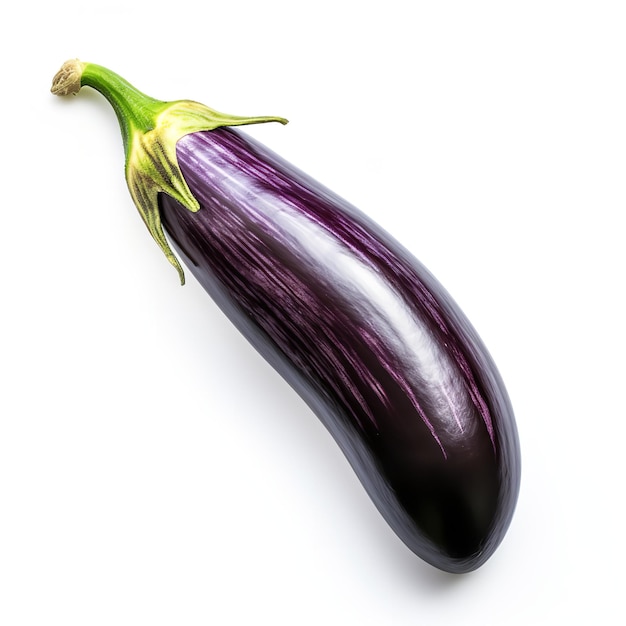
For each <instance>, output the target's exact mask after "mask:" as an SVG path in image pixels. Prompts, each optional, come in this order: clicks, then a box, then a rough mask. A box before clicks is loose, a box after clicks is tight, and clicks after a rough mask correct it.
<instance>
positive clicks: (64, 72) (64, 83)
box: [50, 59, 85, 96]
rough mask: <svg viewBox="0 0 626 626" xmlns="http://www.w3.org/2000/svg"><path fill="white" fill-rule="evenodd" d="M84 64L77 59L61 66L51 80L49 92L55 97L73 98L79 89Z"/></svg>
mask: <svg viewBox="0 0 626 626" xmlns="http://www.w3.org/2000/svg"><path fill="white" fill-rule="evenodd" d="M84 67H85V63H82V62H81V61H79V60H78V59H70V60H69V61H66V62H65V63H63V65H62V66H61V69H60V70H59V71H58V72H57V73H56V74H55V75H54V78H53V79H52V87H50V91H51V92H52V93H53V94H54V95H55V96H67V95H72V96H75V95H76V94H77V93H78V92H79V91H80V88H81V86H82V85H81V78H82V75H83V69H84Z"/></svg>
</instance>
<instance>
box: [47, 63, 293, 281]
mask: <svg viewBox="0 0 626 626" xmlns="http://www.w3.org/2000/svg"><path fill="white" fill-rule="evenodd" d="M85 86H88V87H91V88H92V89H95V90H96V91H98V92H100V93H101V94H102V95H103V96H104V97H105V98H106V99H107V100H108V102H109V103H110V104H111V106H112V107H113V109H114V111H115V113H116V115H117V118H118V121H119V124H120V129H121V132H122V139H123V142H124V152H125V155H126V167H125V169H126V182H127V184H128V188H129V190H130V193H131V196H132V198H133V201H134V203H135V205H136V207H137V209H138V211H139V213H140V215H141V217H142V219H143V221H144V223H145V225H146V227H147V228H148V230H149V231H150V234H151V235H152V237H153V239H154V240H155V241H156V243H157V244H158V246H159V247H160V248H161V251H162V252H163V253H164V254H165V256H166V257H167V259H168V260H169V262H170V263H171V264H172V265H173V266H174V267H175V268H176V269H177V271H178V274H179V276H180V279H181V284H184V283H185V276H184V272H183V269H182V266H181V265H180V263H179V261H178V259H177V258H176V256H175V255H174V253H173V251H172V249H171V248H170V246H169V244H168V242H167V238H166V237H165V234H164V232H163V227H162V225H161V216H160V212H159V202H158V196H159V193H165V194H167V195H169V196H171V197H172V198H174V199H175V200H177V201H178V202H179V203H180V204H182V205H183V206H184V207H185V208H187V209H188V210H190V211H192V212H196V211H198V210H200V204H199V203H198V200H197V199H196V198H195V197H194V195H193V193H192V192H191V190H190V189H189V187H188V185H187V182H186V181H185V178H184V176H183V173H182V172H181V170H180V167H179V165H178V158H177V156H176V144H177V142H178V140H179V139H180V138H181V137H184V136H185V135H188V134H190V133H195V132H199V131H208V130H214V129H215V128H219V127H221V126H242V125H245V124H262V123H265V122H279V123H280V124H286V123H287V120H286V119H285V118H282V117H268V116H265V117H242V116H236V115H227V114H225V113H220V112H218V111H215V110H214V109H210V108H209V107H207V106H205V105H203V104H200V103H198V102H194V101H192V100H176V101H173V102H165V101H163V100H156V99H155V98H151V97H149V96H147V95H146V94H144V93H142V92H141V91H139V90H138V89H136V88H135V87H133V86H132V85H131V84H130V83H129V82H127V81H126V80H124V79H123V78H122V77H121V76H119V75H117V74H116V73H115V72H112V71H111V70H109V69H107V68H105V67H102V66H101V65H96V64H93V63H83V62H81V61H79V60H78V59H72V60H70V61H66V62H65V63H64V64H63V66H62V67H61V69H60V70H59V71H58V72H57V74H56V75H55V76H54V79H53V81H52V88H51V91H52V93H53V94H55V95H58V96H67V95H70V94H71V95H76V94H77V93H78V92H79V90H80V88H81V87H85Z"/></svg>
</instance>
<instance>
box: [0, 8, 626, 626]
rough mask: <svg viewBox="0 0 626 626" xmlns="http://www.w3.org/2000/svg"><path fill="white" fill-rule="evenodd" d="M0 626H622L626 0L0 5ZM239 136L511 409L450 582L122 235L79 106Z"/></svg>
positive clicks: (118, 199) (106, 158) (113, 194)
mask: <svg viewBox="0 0 626 626" xmlns="http://www.w3.org/2000/svg"><path fill="white" fill-rule="evenodd" d="M1 29H2V33H1V35H2V37H0V42H1V43H0V47H1V48H2V50H1V52H2V59H3V63H2V82H1V83H0V85H1V87H0V89H1V90H2V91H1V96H2V100H1V103H0V107H1V112H2V144H1V145H2V150H3V153H4V154H3V157H4V158H3V161H2V177H1V179H0V180H1V184H2V203H1V208H0V216H1V217H0V224H1V231H0V235H1V237H2V247H1V248H0V254H1V259H2V262H1V264H0V273H1V276H0V280H1V282H0V284H1V286H2V298H1V302H2V306H1V310H0V624H2V625H3V626H18V625H28V626H30V625H37V626H42V625H48V624H63V625H64V626H73V625H80V626H91V625H107V626H109V625H112V624H115V625H116V626H127V625H128V626H131V625H132V626H142V625H146V626H148V625H149V626H160V625H165V624H167V625H173V624H181V625H183V624H184V625H185V626H195V625H200V624H215V625H219V626H232V625H237V626H238V625H248V624H258V623H271V624H274V625H276V626H287V625H289V626H293V625H309V624H311V625H316V626H319V625H330V626H334V625H338V626H351V625H353V624H354V625H358V626H369V625H378V624H394V625H399V626H404V625H409V624H410V625H415V624H437V625H447V624H463V626H470V625H474V624H481V625H485V624H494V625H495V624H497V625H499V626H509V625H514V624H515V625H517V624H520V625H525V624H539V625H543V624H546V625H552V624H563V623H570V622H571V621H572V620H573V619H574V618H577V617H578V618H581V620H582V622H583V623H594V624H603V625H605V624H623V623H624V610H623V605H622V597H623V593H624V592H623V583H624V577H623V576H624V575H623V562H624V559H625V557H626V546H625V542H624V527H625V523H626V519H625V516H624V512H623V511H624V509H623V506H622V500H623V499H624V477H625V469H624V467H625V466H624V450H623V445H624V438H625V436H626V426H625V418H626V409H625V408H624V388H625V385H624V378H625V375H626V365H625V362H624V354H625V353H626V352H625V351H626V336H625V332H624V321H625V319H626V306H625V303H624V302H625V299H624V291H625V289H626V286H625V281H624V271H625V269H626V251H625V250H624V232H625V231H624V222H623V215H624V212H625V209H626V184H625V183H626V36H625V33H626V5H624V3H623V2H619V1H615V2H603V1H601V0H594V1H584V2H583V1H575V0H569V1H555V0H541V1H534V0H530V1H528V0H527V1H525V2H502V1H497V0H494V1H491V2H488V1H486V0H474V1H472V2H468V1H466V0H463V1H460V0H459V1H446V0H442V1H438V2H434V1H433V2H422V1H417V2H400V1H399V0H387V1H386V2H384V3H378V2H377V3H374V2H368V1H363V0H362V1H360V2H357V1H356V0H354V1H341V0H333V1H332V2H329V1H327V0H318V1H317V2H314V3H311V4H310V5H309V4H306V3H305V4H298V3H294V2H287V1H279V0H266V1H265V2H253V1H252V0H239V1H238V2H233V3H227V2H220V3H213V2H210V1H207V2H198V3H195V2H194V3H192V2H189V1H188V0H178V1H176V2H171V3H166V2H160V1H156V0H155V1H154V2H148V1H146V0H137V1H134V2H117V1H115V0H112V1H107V2H96V3H91V2H80V3H79V2H70V1H68V0H59V2H43V1H40V2H36V3H35V4H34V5H33V3H25V2H22V3H19V4H17V5H16V6H13V7H12V12H11V16H5V18H4V19H3V21H2V26H1ZM72 57H79V58H80V59H81V60H85V61H91V62H94V63H100V64H102V65H107V66H108V67H110V68H111V69H113V70H115V71H117V72H119V73H121V74H123V75H124V76H125V77H126V78H128V79H129V80H130V81H131V82H133V83H135V85H136V86H137V87H139V88H140V89H142V90H143V91H145V92H147V93H149V94H150V95H153V96H155V97H159V98H162V99H177V98H192V99H195V100H200V101H202V102H205V103H206V104H208V105H210V106H213V107H214V108H217V109H219V110H223V111H227V112H230V113H234V114H249V115H257V114H276V115H283V116H285V117H288V118H289V119H290V124H289V125H288V126H286V127H282V126H279V125H268V126H263V127H256V128H250V129H249V130H248V132H250V133H251V134H253V135H254V136H256V137H257V138H259V139H261V140H262V141H264V142H265V143H266V144H268V145H270V146H271V147H272V148H274V149H275V150H276V151H278V152H279V153H281V154H282V155H283V156H285V157H286V158H288V159H289V160H291V161H292V162H293V163H295V164H296V165H298V166H300V167H301V168H302V169H304V170H305V171H307V172H309V173H310V174H312V175H313V176H315V177H316V178H318V179H320V180H321V181H322V182H324V183H325V184H326V185H328V186H329V187H331V188H332V189H334V190H335V191H337V192H338V193H340V194H341V195H343V196H344V197H346V198H347V199H349V200H350V201H352V202H353V203H354V204H356V205H357V206H359V207H360V208H361V209H362V210H363V211H365V212H366V213H368V214H369V215H371V216H372V217H374V218H375V219H376V220H377V221H379V222H380V223H381V224H382V225H384V226H385V227H386V228H387V229H388V230H389V231H391V232H392V233H393V234H395V235H396V236H397V237H398V238H399V239H400V240H401V241H402V243H404V244H405V245H407V246H408V247H409V248H410V249H411V250H412V251H413V252H414V253H415V254H416V255H417V256H418V258H420V259H421V260H422V261H423V262H424V263H425V264H426V265H427V266H428V267H429V268H430V269H431V270H432V272H433V273H434V274H435V275H436V276H437V277H438V278H439V279H440V280H441V282H442V283H443V284H444V285H445V286H446V287H447V288H448V290H449V291H450V292H451V293H452V294H453V296H454V297H455V298H456V300H457V301H458V302H459V304H460V305H461V306H462V308H463V309H464V310H465V311H466V313H467V314H468V316H469V317H470V319H471V320H472V321H473V322H474V324H475V326H476V328H477V329H478V331H479V332H480V333H481V335H482V336H483V338H484V340H485V342H486V343H487V345H488V347H489V349H490V351H491V352H492V354H493V356H494V358H495V359H496V362H497V363H498V365H499V367H500V370H501V373H502V375H503V377H504V379H505V380H506V382H507V385H508V389H509V392H510V395H511V397H512V400H513V403H514V406H515V409H516V414H517V419H518V425H519V431H520V437H521V442H522V452H523V469H524V472H523V482H522V491H521V495H520V499H519V504H518V508H517V512H516V515H515V518H514V521H513V523H512V525H511V527H510V531H509V533H508V535H507V537H506V539H505V541H504V542H503V544H502V545H501V547H500V549H499V550H498V551H497V553H496V554H495V555H494V556H493V557H492V559H491V560H490V561H489V562H488V563H487V564H486V565H484V566H483V567H482V568H481V569H480V570H478V571H477V572H475V573H473V574H471V575H467V576H450V575H447V574H443V573H440V572H438V571H436V570H434V569H433V568H432V567H430V566H427V565H425V564H423V563H422V562H421V561H420V560H419V559H417V557H415V556H414V555H412V554H411V553H410V552H409V551H408V550H407V549H406V548H405V547H404V546H403V545H402V544H401V543H400V541H399V540H398V539H397V538H396V537H395V535H393V533H392V532H391V531H390V530H389V529H388V527H387V526H386V524H385V523H384V522H383V521H382V519H381V518H380V516H379V514H378V513H377V512H376V511H375V510H374V507H373V506H372V505H371V504H370V502H369V500H368V498H367V496H366V495H365V493H364V492H363V490H362V488H361V487H360V485H359V483H358V482H357V480H356V478H355V476H354V475H353V473H352V471H351V470H350V468H349V467H348V465H347V463H346V461H345V460H344V458H343V457H342V456H341V454H340V453H339V451H338V449H337V448H336V446H335V444H334V442H333V441H332V439H331V438H330V436H329V435H328V434H327V433H326V431H324V429H323V428H322V426H321V425H320V424H319V422H318V421H317V418H316V417H315V416H314V415H313V414H312V413H310V412H309V411H308V409H307V408H305V407H304V405H303V404H302V403H301V401H300V400H299V398H298V397H297V396H296V395H295V394H294V393H293V392H292V391H291V390H290V389H289V388H288V387H287V385H286V384H285V383H284V382H283V381H282V380H281V379H280V378H279V377H278V376H277V375H276V374H275V373H274V372H273V371H272V370H271V369H270V368H269V367H268V366H267V365H266V364H265V363H264V362H263V360H262V359H261V358H260V357H259V356H257V355H256V353H254V352H253V351H252V349H251V348H250V347H248V345H247V344H246V343H245V341H244V340H243V339H241V338H240V337H239V336H238V334H237V333H236V331H234V330H233V328H231V326H230V324H229V322H228V321H227V320H226V319H225V318H224V317H223V316H222V314H221V313H220V312H219V311H218V310H217V308H216V307H215V305H214V304H213V303H212V301H211V300H210V299H209V298H208V296H206V294H205V293H204V292H203V291H202V290H201V289H200V288H199V287H198V285H197V284H196V283H195V281H194V280H193V278H191V276H189V281H188V285H187V286H185V287H184V288H181V287H180V286H179V285H178V282H177V277H176V274H175V272H174V270H173V269H172V268H171V267H170V265H169V264H168V263H167V262H166V261H165V259H164V258H163V256H162V255H161V253H160V251H159V250H158V249H157V247H156V246H155V244H154V243H153V242H152V240H151V239H150V237H149V235H148V233H147V231H146V230H145V228H144V226H143V224H142V222H141V220H140V218H139V216H138V214H137V212H136V210H135V208H134V206H133V204H132V202H131V200H130V196H129V194H128V192H127V189H126V186H125V182H124V177H123V153H122V144H121V139H120V134H119V130H118V127H117V121H116V118H115V116H114V114H113V112H112V110H111V109H110V108H109V107H108V105H107V104H106V103H105V102H104V100H103V99H102V98H100V97H99V96H97V95H96V94H95V93H93V92H92V93H87V91H88V90H84V91H83V92H81V94H80V95H79V96H77V97H76V98H69V99H60V98H55V97H54V96H52V95H51V94H50V93H49V91H48V90H49V86H50V82H51V79H52V76H53V74H54V73H55V72H56V71H57V69H58V67H59V66H60V65H61V63H62V62H63V61H65V60H66V59H68V58H72Z"/></svg>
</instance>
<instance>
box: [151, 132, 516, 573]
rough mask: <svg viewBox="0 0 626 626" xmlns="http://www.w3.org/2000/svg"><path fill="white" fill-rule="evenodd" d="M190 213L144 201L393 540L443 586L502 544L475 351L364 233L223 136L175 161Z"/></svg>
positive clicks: (397, 256)
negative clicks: (330, 447)
mask: <svg viewBox="0 0 626 626" xmlns="http://www.w3.org/2000/svg"><path fill="white" fill-rule="evenodd" d="M176 154H177V158H178V163H179V166H180V168H181V171H182V173H183V176H184V178H185V180H186V182H187V184H188V185H189V188H190V190H191V191H192V193H193V194H194V196H195V197H196V199H197V200H198V202H199V203H200V210H199V211H198V212H196V213H193V212H191V211H189V210H187V209H185V208H184V207H183V206H182V205H180V204H179V203H178V202H177V201H175V200H173V199H172V198H171V197H169V196H167V195H165V194H160V197H159V206H160V212H161V220H162V223H163V227H164V230H165V232H166V233H167V235H168V237H169V239H170V241H171V242H172V244H173V246H174V248H175V249H176V250H177V251H178V253H179V254H180V256H181V257H182V259H183V261H184V262H185V264H186V265H187V266H188V267H189V269H190V270H191V272H192V273H193V274H194V275H195V277H196V278H197V280H198V281H199V282H200V283H201V284H202V286H203V287H204V288H205V289H206V291H207V292H208V293H209V294H210V295H211V296H212V298H213V299H214V300H215V301H216V303H217V304H218V306H219V307H220V308H221V309H222V311H223V312H224V313H225V314H226V315H227V316H228V318H229V319H230V320H231V321H232V322H233V323H234V324H235V326H236V327H237V328H238V329H239V330H240V331H241V332H242V333H243V334H244V335H245V337H246V338H247V339H248V340H249V341H250V342H251V343H252V344H253V345H254V346H255V348H256V349H257V350H258V351H259V352H260V353H261V354H262V355H263V356H264V357H265V358H266V359H267V360H268V361H269V362H270V363H271V364H272V365H273V366H274V367H275V368H276V370H278V372H279V373H280V374H281V375H282V376H283V377H284V378H285V379H286V380H287V382H288V383H289V384H290V385H292V386H293V387H294V388H295V390H296V391H297V392H298V393H299V394H300V396H301V397H302V398H303V399H304V400H305V401H306V403H307V404H308V405H309V406H310V407H311V409H312V410H313V412H314V413H315V414H316V415H317V416H318V417H319V418H320V419H321V420H322V422H323V423H324V424H325V426H326V427H327V428H328V430H329V431H330V433H331V434H332V435H333V437H334V439H335V440H336V442H337V443H338V445H339V446H340V447H341V449H342V450H343V452H344V454H345V455H346V457H347V459H348V461H349V462H350V464H351V465H352V467H353V469H354V471H355V472H356V474H357V475H358V477H359V479H360V481H361V482H362V484H363V485H364V487H365V489H366V490H367V492H368V493H369V495H370V497H371V499H372V500H373V502H374V504H375V505H376V507H377V508H378V510H379V511H380V513H381V514H382V515H383V517H384V518H385V519H386V520H387V522H388V523H389V525H390V526H391V528H392V529H393V530H394V531H395V533H396V534H397V535H398V537H399V538H400V539H401V540H402V541H403V542H404V543H405V544H406V545H407V546H408V547H409V548H410V549H411V550H412V551H413V552H415V554H417V555H418V556H419V557H421V558H422V559H424V560H425V561H426V562H428V563H430V564H431V565H433V566H435V567H437V568H439V569H441V570H444V571H447V572H453V573H464V572H469V571H472V570H474V569H476V568H478V567H479V566H481V565H482V564H483V563H484V562H485V561H486V560H487V559H488V558H489V557H490V556H491V555H492V554H493V552H494V550H495V549H496V548H497V546H498V545H499V544H500V542H501V540H502V539H503V537H504V535H505V533H506V531H507V528H508V526H509V524H510V521H511V518H512V516H513V512H514V509H515V505H516V502H517V497H518V492H519V486H520V469H521V463H520V449H519V440H518V435H517V429H516V425H515V419H514V415H513V410H512V408H511V404H510V401H509V398H508V395H507V392H506V390H505V388H504V385H503V383H502V380H501V378H500V375H499V373H498V371H497V369H496V367H495V365H494V363H493V361H492V359H491V357H490V355H489V354H488V352H487V350H486V349H485V347H484V345H483V343H482V341H481V340H480V338H479V337H478V335H477V334H476V332H475V330H474V329H473V327H472V326H471V325H470V323H469V322H468V320H467V319H466V317H465V315H464V314H463V313H462V312H461V311H460V309H459V307H458V306H457V305H456V304H455V302H454V301H453V300H452V299H451V297H450V296H449V295H448V294H447V292H446V291H445V290H444V289H443V287H442V286H441V285H440V284H439V283H438V282H437V281H436V280H435V278H434V277H433V276H432V275H431V274H430V273H429V272H428V271H427V270H426V269H425V268H424V266H423V265H422V264H421V263H420V262H419V261H418V260H417V259H415V258H414V257H413V256H412V255H411V254H410V253H409V252H408V251H407V250H406V249H404V248H403V247H402V246H401V245H400V244H399V243H398V242H397V241H395V240H394V239H393V238H392V237H391V236H390V235H388V234H387V233H386V232H385V231H383V230H382V229H381V228H380V227H379V226H378V225H377V224H375V223H374V222H373V221H372V220H370V219H368V218H367V217H366V216H365V215H363V214H362V213H361V212H359V211H358V210H357V209H355V208H354V207H353V206H351V205H350V204H349V203H347V202H346V201H344V200H343V199H341V198H339V197H337V196H336V195H335V194H333V193H332V192H330V191H329V190H328V189H326V188H325V187H323V186H322V185H320V184H319V183H317V182H316V181H314V180H313V179H311V178H310V177H308V176H307V175H305V174H304V173H302V172H301V171H299V170H298V169H296V168H294V167H293V166H292V165H290V164H289V163H287V162H286V161H285V160H283V159H282V158H280V157H279V156H278V155H276V154H274V153H273V152H271V151H270V150H269V149H267V148H266V147H265V146H263V145H261V144H260V143H258V142H257V141H255V140H253V139H252V138H250V137H249V136H247V135H246V134H244V133H242V132H240V131H238V130H234V129H232V128H217V129H215V130H211V131H202V132H194V133H191V134H189V135H186V136H184V137H183V138H181V139H180V140H179V141H178V143H177V146H176Z"/></svg>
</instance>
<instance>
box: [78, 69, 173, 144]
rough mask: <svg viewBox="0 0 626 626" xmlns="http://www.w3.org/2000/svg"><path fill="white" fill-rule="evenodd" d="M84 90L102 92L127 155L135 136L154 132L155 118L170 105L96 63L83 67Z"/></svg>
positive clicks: (82, 84)
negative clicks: (112, 113) (118, 126)
mask: <svg viewBox="0 0 626 626" xmlns="http://www.w3.org/2000/svg"><path fill="white" fill-rule="evenodd" d="M81 86H85V87H92V88H93V89H95V90H96V91H98V92H100V93H101V94H102V95H103V96H104V97H105V98H106V99H107V101H108V102H109V104H110V105H111V106H112V107H113V110H114V111H115V114H116V115H117V119H118V120H119V123H120V129H121V131H122V139H123V141H124V148H125V151H126V152H128V150H129V146H130V143H131V138H132V136H133V135H134V134H135V133H139V134H146V133H148V132H150V131H151V130H153V129H154V127H155V125H156V118H157V117H158V115H159V114H160V113H161V112H162V111H163V110H164V109H165V108H166V107H167V104H168V103H167V102H163V101H162V100H156V99H155V98H151V97H150V96H147V95H146V94H144V93H142V92H141V91H139V90H138V89H136V88H135V87H133V85H131V84H130V83H129V82H128V81H126V80H124V79H123V78H122V77H121V76H119V75H118V74H116V73H115V72H112V71H111V70H109V69H107V68H106V67H102V66H101V65H95V64H94V63H86V64H84V67H83V72H82V76H81Z"/></svg>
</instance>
